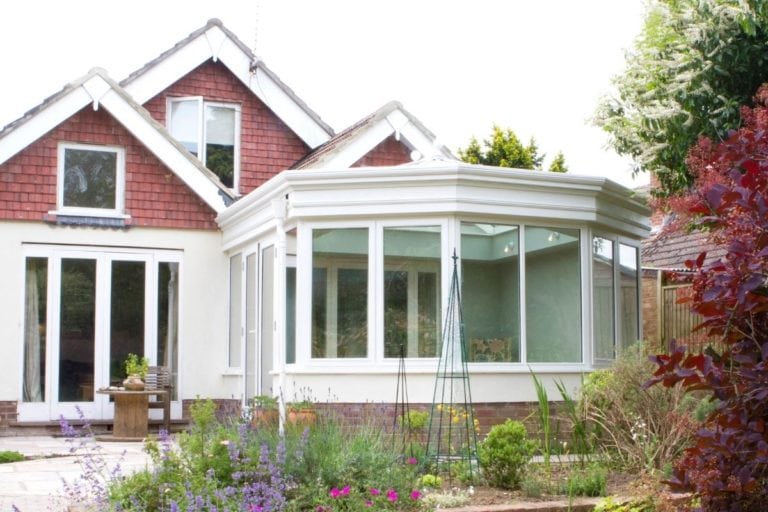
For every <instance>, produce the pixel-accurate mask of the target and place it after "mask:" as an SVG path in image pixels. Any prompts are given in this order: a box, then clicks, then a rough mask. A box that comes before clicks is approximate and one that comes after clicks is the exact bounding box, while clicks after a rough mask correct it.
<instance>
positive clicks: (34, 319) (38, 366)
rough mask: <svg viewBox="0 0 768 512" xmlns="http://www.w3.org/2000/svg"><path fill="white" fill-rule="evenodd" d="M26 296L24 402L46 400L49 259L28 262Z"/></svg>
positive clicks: (28, 259)
mask: <svg viewBox="0 0 768 512" xmlns="http://www.w3.org/2000/svg"><path fill="white" fill-rule="evenodd" d="M26 267H27V268H26V293H25V294H24V401H25V402H42V401H44V400H45V342H46V332H47V327H48V326H47V323H46V312H47V305H48V297H47V290H48V259H47V258H27V265H26Z"/></svg>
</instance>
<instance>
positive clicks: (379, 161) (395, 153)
mask: <svg viewBox="0 0 768 512" xmlns="http://www.w3.org/2000/svg"><path fill="white" fill-rule="evenodd" d="M410 161H411V151H410V150H409V149H408V147H407V146H406V145H405V144H403V143H402V142H400V141H399V140H397V139H395V136H394V135H390V136H389V137H387V138H386V139H384V140H383V141H381V142H380V143H379V145H378V146H376V147H375V148H373V149H372V150H371V151H369V152H368V154H366V155H365V156H364V157H363V158H361V159H360V160H358V161H357V162H355V163H354V164H352V167H378V166H388V165H400V164H405V163H408V162H410Z"/></svg>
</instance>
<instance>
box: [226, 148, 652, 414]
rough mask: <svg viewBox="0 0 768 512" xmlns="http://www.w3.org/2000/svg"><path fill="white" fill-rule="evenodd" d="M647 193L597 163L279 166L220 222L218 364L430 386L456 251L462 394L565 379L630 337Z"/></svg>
mask: <svg viewBox="0 0 768 512" xmlns="http://www.w3.org/2000/svg"><path fill="white" fill-rule="evenodd" d="M648 213H649V212H648V209H647V208H646V207H645V206H644V205H643V204H641V203H639V202H637V201H636V200H634V199H633V198H632V194H631V192H630V191H629V190H628V189H626V188H624V187H622V186H620V185H617V184H615V183H613V182H611V181H609V180H607V179H604V178H597V177H587V176H574V175H569V174H555V173H548V172H535V171H519V170H510V169H502V168H496V167H486V166H475V165H469V164H463V163H460V162H455V161H442V160H433V161H419V162H414V163H411V164H407V165H403V166H397V167H388V168H381V167H377V168H355V169H340V170H300V171H294V170H289V171H285V172H282V173H281V174H279V175H278V176H276V177H275V178H273V179H272V180H270V181H269V182H267V183H266V184H265V185H263V186H261V187H259V188H258V189H257V190H255V191H254V192H252V193H251V194H249V195H248V196H246V197H244V198H242V199H241V200H240V201H238V202H237V203H236V204H235V205H233V206H232V207H230V208H229V209H227V210H226V211H225V212H224V213H222V214H221V215H220V216H219V218H218V222H219V224H220V226H221V229H222V232H223V240H224V248H225V251H226V252H227V254H228V256H229V260H230V294H229V295H230V303H229V309H230V333H229V363H230V368H231V370H230V371H231V372H232V373H233V374H239V375H240V376H241V378H242V389H243V395H244V396H245V397H252V396H254V395H255V394H280V393H282V395H283V396H284V397H285V399H286V400H290V399H291V398H293V396H294V395H296V394H297V393H301V394H303V393H304V392H306V391H307V390H310V392H311V394H312V395H314V397H315V398H316V399H318V400H327V399H330V400H334V401H339V402H393V401H394V400H395V386H396V375H397V369H398V362H399V355H400V353H401V351H402V353H403V354H404V356H405V358H406V369H407V372H408V387H409V390H408V391H409V396H410V400H411V401H412V402H421V403H426V402H430V401H431V400H432V392H433V389H434V382H435V371H436V368H437V361H438V359H437V358H438V357H439V351H440V341H441V328H442V321H443V320H442V318H443V317H442V312H443V311H445V309H446V304H447V300H448V292H449V288H450V282H451V277H452V271H453V261H454V260H453V258H452V256H453V254H454V252H455V254H456V255H457V256H458V271H459V281H460V283H461V296H462V301H463V319H464V332H465V338H466V343H467V352H468V358H469V371H470V375H471V386H472V393H473V400H474V401H475V402H523V401H526V402H527V401H532V400H535V393H534V389H533V386H532V383H531V376H530V371H533V372H536V373H537V374H540V375H541V376H543V378H544V379H545V381H548V382H549V383H550V384H551V382H552V378H558V379H562V380H563V382H565V383H566V385H569V386H571V387H575V386H577V385H578V383H579V382H580V379H581V375H582V374H583V373H584V372H588V371H590V370H592V369H594V368H597V367H600V366H604V365H605V364H607V363H609V362H610V361H611V360H612V359H613V358H614V357H615V355H616V353H617V352H619V351H621V349H622V347H624V346H626V345H627V344H630V343H632V342H634V341H636V340H638V339H640V337H641V333H640V325H641V322H640V318H639V315H640V308H639V307H638V304H639V279H638V278H639V275H638V269H639V268H640V267H639V259H638V253H639V250H638V248H639V245H640V240H641V239H642V238H643V237H645V236H646V235H647V234H648Z"/></svg>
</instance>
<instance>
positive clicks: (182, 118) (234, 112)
mask: <svg viewBox="0 0 768 512" xmlns="http://www.w3.org/2000/svg"><path fill="white" fill-rule="evenodd" d="M168 130H169V131H170V132H171V135H173V136H174V137H175V138H176V140H178V141H179V142H181V143H182V144H183V145H184V147H185V148H187V150H188V151H189V152H190V153H192V154H193V155H195V156H196V157H197V158H199V159H200V161H201V162H203V164H204V165H205V166H206V167H207V168H208V169H210V170H211V171H213V173H214V174H216V176H218V177H219V180H221V182H222V183H223V184H224V185H225V186H227V187H229V188H231V189H234V190H237V187H238V181H239V173H240V106H239V105H233V104H229V103H215V102H210V101H204V100H203V98H201V97H193V98H172V99H169V100H168Z"/></svg>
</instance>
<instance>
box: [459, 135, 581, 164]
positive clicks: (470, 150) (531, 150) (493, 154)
mask: <svg viewBox="0 0 768 512" xmlns="http://www.w3.org/2000/svg"><path fill="white" fill-rule="evenodd" d="M544 156H545V155H544V154H539V147H538V146H537V145H536V140H535V139H533V138H531V140H530V141H529V142H528V145H527V146H524V145H523V143H522V142H520V139H519V138H518V137H517V135H515V132H513V131H512V130H510V129H509V128H507V129H506V130H502V129H501V128H500V127H499V126H497V125H493V131H492V133H491V137H490V139H485V140H483V144H482V146H481V145H480V143H479V142H477V139H476V138H475V137H472V139H470V141H469V145H468V146H467V148H466V149H459V158H461V159H462V160H464V161H465V162H467V163H470V164H482V165H495V166H498V167H513V168H515V169H534V170H537V171H540V170H541V164H542V162H543V161H544ZM558 156H560V157H562V153H559V154H558ZM561 160H562V162H561V163H560V164H558V165H560V166H561V167H562V168H564V169H565V168H566V167H565V158H564V157H562V158H561ZM558 172H565V171H558Z"/></svg>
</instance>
